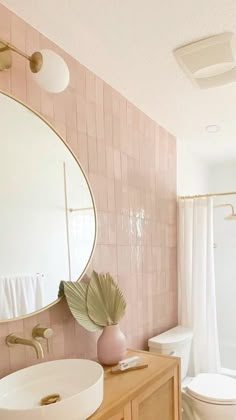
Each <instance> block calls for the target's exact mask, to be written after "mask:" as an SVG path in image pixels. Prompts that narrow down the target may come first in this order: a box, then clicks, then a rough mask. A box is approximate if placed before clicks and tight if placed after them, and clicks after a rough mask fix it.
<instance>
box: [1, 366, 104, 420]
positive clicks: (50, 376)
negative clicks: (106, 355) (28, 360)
mask: <svg viewBox="0 0 236 420" xmlns="http://www.w3.org/2000/svg"><path fill="white" fill-rule="evenodd" d="M51 394H59V395H60V400H59V401H57V402H56V403H54V404H50V405H43V406H42V405H40V401H41V399H42V398H44V397H46V396H48V395H51ZM102 400H103V368H102V366H100V365H99V364H98V363H96V362H92V361H91V360H83V359H66V360H55V361H53V362H46V363H41V364H39V365H35V366H31V367H28V368H26V369H22V370H19V371H18V372H15V373H12V374H11V375H8V376H6V377H5V378H3V379H1V380H0V419H1V420H13V419H14V420H46V419H47V420H85V419H87V418H88V417H89V416H91V415H92V414H93V413H94V412H95V411H96V410H97V408H98V407H99V406H100V404H101V403H102Z"/></svg>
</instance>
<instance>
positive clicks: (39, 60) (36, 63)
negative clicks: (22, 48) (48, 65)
mask: <svg viewBox="0 0 236 420" xmlns="http://www.w3.org/2000/svg"><path fill="white" fill-rule="evenodd" d="M42 65H43V56H42V54H41V53H40V52H38V51H37V52H35V53H34V54H32V55H31V57H30V70H31V71H32V73H38V72H39V70H41V68H42Z"/></svg>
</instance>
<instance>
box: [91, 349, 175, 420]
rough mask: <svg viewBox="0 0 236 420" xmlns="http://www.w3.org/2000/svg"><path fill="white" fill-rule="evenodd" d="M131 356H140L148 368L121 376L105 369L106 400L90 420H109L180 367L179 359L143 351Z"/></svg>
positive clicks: (129, 355)
mask: <svg viewBox="0 0 236 420" xmlns="http://www.w3.org/2000/svg"><path fill="white" fill-rule="evenodd" d="M131 356H139V357H140V364H148V367H147V368H145V369H140V370H134V371H130V372H123V373H120V374H113V373H111V367H104V399H103V402H102V405H101V406H100V408H99V409H98V410H97V411H96V412H95V413H94V414H93V415H92V416H91V417H89V419H90V420H105V419H108V418H109V417H111V416H112V415H114V414H115V413H116V412H117V411H119V410H120V409H122V407H124V406H125V405H126V404H127V403H128V402H129V401H130V400H133V399H134V398H135V397H136V396H137V395H138V394H139V393H140V392H142V391H144V390H145V389H146V388H147V386H150V385H152V384H153V383H154V382H155V381H156V380H157V379H158V378H160V377H161V376H163V375H165V373H166V372H168V370H170V369H174V368H175V367H176V366H179V365H180V360H179V359H178V358H175V357H169V356H162V355H157V354H154V353H150V352H145V351H141V350H134V351H133V350H130V351H129V352H128V353H127V357H131Z"/></svg>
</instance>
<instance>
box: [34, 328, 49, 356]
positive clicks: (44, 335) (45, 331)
mask: <svg viewBox="0 0 236 420" xmlns="http://www.w3.org/2000/svg"><path fill="white" fill-rule="evenodd" d="M52 336H53V329H52V328H49V327H44V326H42V325H40V324H38V325H36V326H35V327H34V328H33V330H32V337H33V339H34V340H36V341H37V342H39V341H42V340H46V342H47V351H48V353H49V338H51V337H52Z"/></svg>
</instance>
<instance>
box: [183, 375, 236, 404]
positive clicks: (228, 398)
mask: <svg viewBox="0 0 236 420" xmlns="http://www.w3.org/2000/svg"><path fill="white" fill-rule="evenodd" d="M186 392H187V393H188V394H190V395H191V396H192V397H194V398H197V399H199V400H201V401H205V402H208V403H212V404H236V380H235V379H233V378H230V377H229V376H226V375H219V374H211V373H201V374H200V375H197V376H196V377H195V378H194V379H193V380H192V381H191V382H190V384H188V385H187V387H186Z"/></svg>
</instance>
